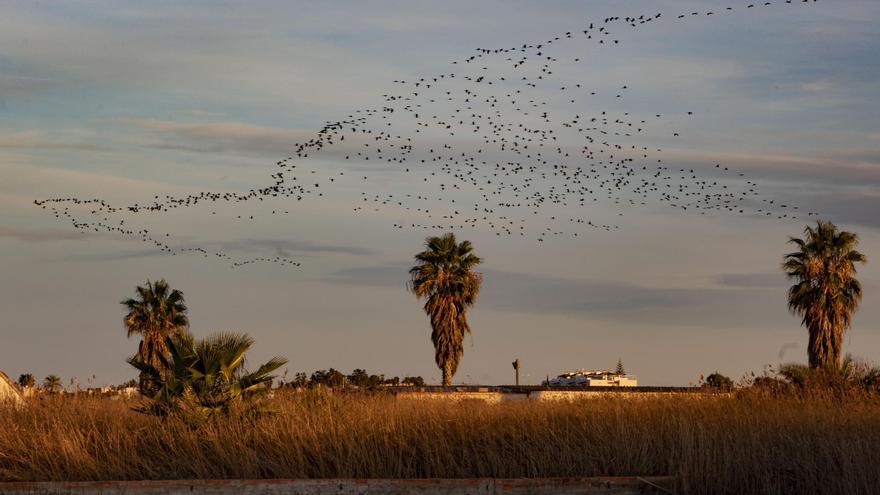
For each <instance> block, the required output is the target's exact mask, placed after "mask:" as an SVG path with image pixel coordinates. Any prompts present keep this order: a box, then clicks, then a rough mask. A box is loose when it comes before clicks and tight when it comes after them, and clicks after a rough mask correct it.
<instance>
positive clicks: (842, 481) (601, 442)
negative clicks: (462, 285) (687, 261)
mask: <svg viewBox="0 0 880 495" xmlns="http://www.w3.org/2000/svg"><path fill="white" fill-rule="evenodd" d="M132 405H133V404H132V403H126V402H124V401H114V400H109V399H106V398H104V399H102V398H88V397H60V396H59V397H45V398H42V399H32V400H31V402H30V403H29V404H28V406H27V407H24V408H19V409H14V408H6V409H3V410H2V411H0V478H2V479H3V480H7V481H10V480H15V481H19V480H134V479H187V478H198V479H205V478H330V477H341V478H430V477H439V478H459V477H504V478H516V477H551V476H597V475H673V476H676V477H677V479H678V481H677V483H678V487H677V488H678V490H677V491H678V492H680V493H731V494H732V493H770V494H774V493H799V494H809V493H825V494H827V493H847V494H855V493H872V492H873V493H876V491H875V490H876V489H877V487H880V469H878V468H877V466H878V465H880V402H878V401H877V400H876V399H873V398H871V397H858V398H846V399H840V398H837V399H831V398H821V397H812V398H807V399H804V398H791V397H787V398H773V397H762V396H757V395H750V394H739V395H737V396H735V397H733V398H703V399H699V398H685V397H680V398H653V399H645V400H637V401H633V400H626V399H621V398H617V399H615V398H608V399H591V400H582V401H574V402H537V401H519V402H508V403H501V404H496V405H487V404H483V403H470V402H462V403H456V402H451V401H442V400H437V401H407V400H402V399H396V398H394V397H393V396H389V395H384V394H377V395H372V394H367V393H360V394H355V393H351V394H340V395H331V394H325V393H321V392H307V393H300V394H289V395H284V396H279V397H276V398H275V399H273V400H272V405H273V407H275V408H276V409H277V410H278V411H279V412H278V413H276V414H273V415H264V416H261V417H256V418H254V417H222V418H217V419H214V420H210V421H208V422H206V423H202V424H199V425H193V424H190V423H187V422H185V421H183V420H180V419H174V418H166V419H160V418H155V417H151V416H146V415H143V414H139V413H136V412H133V411H131V409H130V407H131V406H132Z"/></svg>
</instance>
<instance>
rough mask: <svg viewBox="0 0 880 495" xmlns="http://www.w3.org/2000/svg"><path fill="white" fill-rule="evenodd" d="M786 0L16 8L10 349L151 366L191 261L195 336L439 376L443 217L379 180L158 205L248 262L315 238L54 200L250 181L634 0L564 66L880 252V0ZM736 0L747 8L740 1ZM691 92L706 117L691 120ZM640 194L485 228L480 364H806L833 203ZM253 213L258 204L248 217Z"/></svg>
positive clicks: (216, 227)
mask: <svg viewBox="0 0 880 495" xmlns="http://www.w3.org/2000/svg"><path fill="white" fill-rule="evenodd" d="M773 3H774V4H773V5H771V6H763V2H760V3H759V4H758V7H755V8H752V9H747V8H746V5H748V2H733V1H729V2H714V1H713V2H672V1H662V2H652V3H651V4H650V7H648V6H647V4H646V3H644V2H635V1H622V2H591V3H589V4H584V3H583V2H553V3H546V2H541V3H538V2H479V3H477V4H474V3H473V2H442V3H441V2H436V3H428V2H381V1H380V2H369V3H365V2H349V3H334V4H332V6H328V5H323V4H320V5H319V4H316V3H298V2H256V3H247V4H243V3H242V4H238V3H209V2H198V3H188V4H185V5H180V4H179V3H175V2H169V3H167V4H162V3H151V4H150V5H149V6H148V7H147V6H145V5H143V4H139V3H134V2H130V3H125V2H65V3H64V4H56V5H51V6H49V5H48V4H35V3H9V4H7V5H4V6H3V11H4V15H3V17H2V18H0V177H2V181H0V205H2V208H3V211H4V215H3V216H2V218H0V254H2V256H0V274H2V277H0V311H2V312H3V314H4V315H5V318H4V323H3V327H2V330H0V333H2V336H3V338H4V345H3V347H2V350H0V368H2V369H4V371H6V372H7V373H9V374H10V375H15V376H17V374H18V373H23V372H32V373H35V374H37V375H38V376H44V375H46V374H48V373H55V374H59V375H62V376H64V377H65V378H69V377H71V376H76V377H77V378H78V379H79V381H80V382H82V383H85V382H86V381H87V380H88V379H89V378H90V377H91V376H93V375H94V376H95V378H94V379H93V381H94V382H96V383H115V382H119V381H122V380H124V379H127V378H128V377H130V376H132V375H133V373H132V372H131V370H130V369H128V367H127V365H125V363H124V361H123V360H124V357H125V356H126V355H127V354H129V353H131V352H132V351H133V350H134V349H135V346H136V342H135V341H132V340H128V339H126V337H125V334H124V331H123V329H122V323H121V319H122V315H123V312H122V309H121V307H120V306H119V304H118V301H120V300H121V299H123V298H124V297H127V296H128V295H129V294H130V293H131V292H132V291H133V289H134V287H135V285H137V284H138V283H142V282H143V281H144V280H145V279H146V278H147V277H151V278H159V277H165V278H167V279H168V280H169V282H170V283H171V284H172V285H173V286H175V287H178V288H180V289H182V290H184V291H185V293H186V296H187V300H188V301H189V303H190V306H191V312H192V315H191V319H192V323H193V331H194V332H196V333H197V334H200V335H204V334H207V333H210V332H212V331H219V330H240V331H246V332H249V333H251V334H252V335H253V336H254V337H255V338H256V339H257V345H256V348H255V350H254V359H259V358H261V357H266V356H269V355H272V354H282V355H285V356H287V357H288V358H289V359H290V362H291V363H290V365H289V369H290V372H291V373H293V372H296V371H301V370H302V371H312V370H314V369H317V368H327V367H330V366H333V367H335V368H337V369H341V370H343V371H349V370H351V369H352V368H356V367H361V368H367V369H368V370H370V371H375V372H384V373H386V374H388V375H404V374H407V375H409V374H421V375H424V376H425V377H428V378H431V379H436V378H437V375H438V373H437V371H436V368H435V367H434V365H433V360H432V349H431V346H430V340H429V328H428V324H427V320H426V318H425V316H424V314H422V313H421V311H420V305H419V304H418V303H417V302H416V300H415V298H414V297H413V296H412V295H410V294H407V293H406V291H405V290H404V282H405V280H406V268H407V265H408V263H409V260H410V259H411V256H412V254H413V253H415V252H416V251H418V250H419V249H420V248H421V244H422V240H423V238H424V237H425V235H427V233H426V232H425V231H424V230H419V229H395V228H393V227H392V225H393V224H394V223H397V222H400V221H401V219H402V218H407V219H408V218H409V217H405V216H403V215H402V214H400V213H397V212H394V211H385V210H383V211H380V212H375V213H373V212H368V213H366V214H363V215H361V214H355V212H353V211H352V206H353V205H355V206H356V205H357V204H358V203H357V202H358V200H359V196H358V195H359V194H360V192H359V189H357V188H355V187H353V186H346V185H344V184H340V185H339V187H338V188H337V189H335V190H333V191H332V193H328V195H327V197H324V198H321V199H315V200H310V201H304V202H300V203H297V204H296V205H295V211H294V212H293V213H292V214H289V215H285V216H271V215H267V213H268V212H267V210H268V209H275V208H277V209H279V210H280V209H282V208H286V209H292V206H291V205H289V204H285V203H282V202H278V203H273V204H272V205H271V206H269V205H257V206H254V205H244V206H242V205H239V206H232V205H227V206H224V207H221V208H222V209H221V210H220V211H218V213H219V215H218V216H216V217H212V216H210V215H208V214H207V212H206V211H205V210H204V209H200V208H193V209H188V210H179V211H175V212H174V213H173V214H163V215H157V216H155V217H150V218H148V219H146V220H144V221H145V222H146V223H145V224H144V225H149V226H150V227H151V228H153V229H158V230H161V231H167V232H171V233H173V234H174V237H173V239H174V242H175V243H176V244H175V245H177V246H197V245H199V246H201V245H206V246H211V247H213V248H215V249H222V250H224V251H228V252H232V253H235V254H236V255H237V256H241V257H245V258H246V257H259V256H266V255H275V254H276V253H285V255H290V256H294V257H296V258H297V259H298V260H299V261H301V262H302V265H303V266H302V267H301V268H299V269H296V270H291V269H278V267H275V266H272V265H260V264H256V265H250V266H247V267H244V268H239V269H230V268H229V267H228V266H227V265H226V264H224V263H218V262H211V261H205V260H203V259H201V258H199V257H196V256H167V255H164V254H163V253H159V252H157V251H156V250H155V249H151V248H150V247H149V246H147V245H144V244H143V243H140V242H137V241H136V240H131V239H127V238H123V237H117V236H113V235H109V234H104V233H94V234H92V235H81V234H78V233H76V231H74V230H72V229H71V228H70V226H69V224H65V223H63V222H61V221H59V220H57V219H56V218H54V216H52V215H50V214H47V212H46V211H44V210H40V209H38V208H36V207H34V205H33V200H35V199H44V198H49V197H86V198H92V197H101V198H105V199H108V200H111V201H115V202H122V203H131V202H137V201H143V200H147V199H149V198H152V197H153V196H154V195H157V194H158V195H165V194H173V195H186V194H190V193H193V192H197V191H202V190H212V191H246V190H248V189H250V188H253V187H257V186H259V185H264V184H266V183H267V182H269V178H268V177H269V174H272V173H274V172H275V168H274V164H275V162H276V161H277V160H279V159H281V158H283V157H286V156H288V155H289V152H290V150H292V149H293V147H294V143H296V142H299V141H302V140H305V139H309V138H310V137H311V136H312V135H313V133H314V132H315V131H316V130H317V129H319V128H320V127H321V126H322V125H323V123H324V122H326V121H336V120H339V119H342V118H344V117H345V116H346V115H348V114H349V113H351V112H352V111H353V110H354V109H361V108H377V107H379V106H381V105H382V104H383V98H382V96H381V95H383V94H388V93H389V91H393V90H395V89H396V86H395V84H394V83H392V81H394V80H412V79H414V78H418V77H425V76H427V75H431V74H439V73H444V72H448V71H450V70H452V69H453V68H455V67H456V66H454V65H451V61H453V60H460V59H463V58H465V57H467V56H470V55H471V54H472V53H474V52H473V50H474V48H476V47H486V48H494V47H507V46H518V45H521V44H523V43H538V42H541V41H542V40H546V39H548V38H549V37H553V36H557V35H559V34H560V33H564V32H566V31H571V30H577V29H578V27H579V26H582V25H585V24H588V23H590V22H596V23H598V22H600V21H601V20H602V19H604V18H605V17H609V16H615V15H616V16H627V15H636V16H637V15H640V14H650V15H653V14H656V13H662V14H663V16H662V17H661V19H658V20H657V22H655V23H653V24H650V25H648V26H645V27H643V28H639V29H627V30H622V31H621V32H620V34H619V36H618V37H619V38H620V41H621V43H620V44H619V45H610V44H609V45H604V46H601V47H598V46H596V45H591V46H589V47H587V46H582V45H571V46H568V45H566V47H565V48H560V50H561V51H560V52H559V53H560V54H564V55H565V56H567V57H575V56H578V57H582V58H583V59H584V63H582V64H580V65H578V66H577V67H574V66H571V67H568V66H566V67H564V68H561V69H560V72H559V76H558V77H560V78H577V80H579V81H583V82H584V83H585V84H590V85H592V86H594V87H596V88H602V89H603V90H604V89H610V88H618V87H619V86H621V85H622V84H626V85H628V87H629V88H628V89H627V93H626V95H625V96H626V97H625V98H624V99H622V100H620V101H610V102H608V106H609V109H615V110H620V111H627V112H632V113H633V114H634V115H635V114H639V113H643V114H646V115H647V114H653V113H654V112H656V113H661V114H664V115H668V116H669V119H671V120H669V121H668V122H669V125H671V126H674V127H675V129H676V130H677V131H679V132H680V133H681V137H680V138H676V139H675V140H672V139H671V136H670V135H669V133H668V132H667V128H665V127H660V128H657V130H656V132H653V131H652V132H653V133H651V134H648V135H646V136H645V143H650V144H651V146H654V145H656V146H658V147H662V148H663V153H662V156H663V160H664V162H666V164H667V165H669V166H673V165H676V166H682V167H707V166H710V165H711V164H713V163H716V162H717V163H723V164H724V165H725V166H729V167H731V169H733V168H736V169H737V170H741V171H744V172H745V173H746V174H747V175H748V176H749V177H750V178H751V179H753V180H755V181H756V182H758V183H759V184H760V185H761V189H762V192H764V193H765V194H767V195H768V197H771V196H772V197H776V198H780V201H788V202H792V203H796V204H798V205H801V207H802V208H804V209H810V210H817V211H820V212H822V214H823V217H824V218H828V219H831V220H834V221H835V222H837V223H838V224H839V225H841V226H842V227H845V228H847V229H850V230H854V231H857V232H859V233H860V235H861V237H862V245H861V249H862V251H863V252H865V253H866V254H867V256H868V257H869V259H871V260H873V258H874V254H875V253H877V252H878V251H880V249H878V248H880V231H878V229H880V215H878V214H877V212H878V211H880V187H878V186H880V152H878V151H877V150H878V149H880V119H878V118H877V115H880V98H878V96H880V82H878V81H880V63H878V59H877V57H876V54H877V53H880V36H878V33H880V5H878V4H877V3H876V2H871V1H851V2H850V1H847V2H817V3H812V2H811V3H808V4H792V5H785V4H783V3H781V2H773ZM728 5H729V6H733V7H734V10H733V11H732V12H730V13H725V12H723V11H724V8H725V7H726V6H728ZM710 10H711V11H714V12H715V15H712V16H704V15H700V16H689V17H687V18H686V19H683V20H681V21H679V20H678V19H677V16H678V14H680V13H688V14H689V13H690V12H692V11H700V12H703V13H704V12H706V11H710ZM603 104H604V103H603ZM684 109H688V110H692V111H693V112H694V115H693V117H691V118H688V117H685V116H681V115H679V116H678V117H676V116H675V115H676V114H681V113H683V112H682V110H684ZM303 166H304V167H305V166H307V167H311V168H312V169H315V170H316V171H317V172H319V173H321V174H325V175H326V174H330V173H335V171H339V170H346V171H357V170H367V169H365V168H359V167H364V166H365V164H353V163H343V162H342V161H341V156H338V155H334V154H328V155H326V156H322V157H317V158H315V159H312V160H311V161H310V162H309V163H308V164H304V165H303ZM370 170H371V172H374V173H375V174H376V178H377V181H378V182H375V183H373V185H372V186H371V187H372V189H371V190H370V191H371V193H394V194H402V193H405V192H408V191H409V192H425V191H426V190H425V189H424V187H426V186H424V185H423V184H420V183H416V182H414V181H413V180H412V179H411V178H407V177H406V176H402V175H400V174H392V173H387V172H384V171H382V170H372V169H370ZM709 172H711V170H709V171H708V172H707V173H709ZM429 192H430V193H431V194H433V193H435V192H436V191H435V190H431V191H429ZM616 212H617V210H616V209H615V208H614V207H613V206H611V205H597V206H596V207H595V209H594V210H591V211H590V212H589V214H590V215H594V214H595V215H596V216H597V217H602V218H614V220H615V222H617V224H618V225H619V227H620V228H619V229H618V230H615V231H614V232H610V233H609V232H598V231H597V232H592V233H588V234H586V235H583V236H580V237H578V238H577V239H571V238H565V239H561V238H560V239H557V240H553V241H552V242H546V243H543V244H538V243H535V242H533V241H527V240H520V239H508V238H498V237H497V236H495V235H494V233H493V232H492V231H491V230H490V229H472V230H467V231H466V232H461V233H460V235H461V236H463V237H466V238H468V239H470V240H472V241H473V242H474V244H475V245H476V248H477V252H478V254H480V255H481V256H483V257H484V258H485V259H486V263H485V266H484V268H485V269H484V271H485V274H486V282H485V287H484V291H483V294H482V296H481V298H480V301H479V302H478V305H477V308H476V309H475V310H474V311H473V314H472V326H473V328H474V331H475V332H474V335H473V339H469V340H468V344H467V346H466V349H465V357H464V360H463V362H462V366H461V368H460V371H459V373H458V375H457V376H456V379H457V380H459V381H463V382H468V383H504V382H509V381H510V380H511V370H510V368H509V366H510V365H509V363H510V361H512V358H514V357H519V358H520V359H521V360H522V362H523V369H524V375H525V378H526V380H527V381H530V382H538V381H540V380H541V379H543V378H544V377H545V376H546V375H548V374H550V375H552V374H554V373H558V372H561V371H564V370H565V369H569V368H576V367H590V368H601V367H611V366H613V365H615V364H616V361H617V358H618V357H620V358H622V359H623V361H624V363H625V364H626V365H627V368H628V369H629V370H630V371H632V372H634V373H636V374H638V375H639V377H640V379H641V380H642V381H643V382H644V383H649V384H687V383H689V382H693V381H696V380H697V379H698V378H699V375H700V374H708V373H711V372H713V371H716V370H718V371H721V372H723V373H726V374H729V375H732V376H734V377H738V376H740V375H742V374H743V373H745V372H747V371H751V370H760V369H761V367H762V366H764V365H766V364H775V363H779V362H780V361H786V362H787V361H804V360H805V355H804V353H805V350H804V349H805V342H806V334H805V331H804V330H803V329H801V328H800V327H799V325H798V319H797V318H795V317H793V316H791V315H790V314H788V312H787V310H786V307H785V287H786V281H785V279H784V277H783V276H782V275H781V274H780V271H779V266H778V265H779V262H780V259H781V256H782V254H784V253H785V252H787V249H788V246H786V244H785V240H786V239H787V236H789V235H798V234H799V233H800V231H801V230H802V228H803V226H804V223H805V222H806V220H803V221H802V220H796V221H774V220H767V219H761V218H756V217H755V216H748V215H747V216H739V215H721V214H719V215H710V216H699V215H695V214H691V213H687V212H682V211H679V210H675V209H670V208H668V207H666V206H664V205H661V204H647V205H644V206H642V207H638V208H629V209H627V210H626V215H625V216H624V217H622V219H618V218H617V213H616ZM566 213H568V212H566ZM254 214H255V215H256V216H257V219H258V220H257V221H255V222H251V223H243V222H239V221H235V220H234V218H235V217H236V216H237V215H246V216H249V215H254ZM571 214H572V215H581V214H583V212H574V211H572V212H571ZM407 221H408V220H407ZM875 265H876V264H875V263H869V264H868V265H866V266H864V267H863V268H862V269H861V270H860V274H861V279H862V281H863V283H864V286H865V299H864V302H863V304H862V309H861V310H860V312H859V313H858V316H857V318H856V321H855V325H854V327H853V329H852V330H851V332H850V333H849V336H848V337H847V349H848V350H849V351H851V352H853V354H855V355H857V356H860V357H863V358H865V359H869V360H874V361H878V360H880V333H878V331H880V328H878V326H880V310H878V309H876V308H878V307H880V299H878V298H880V295H878V294H880V271H878V268H876V266H875Z"/></svg>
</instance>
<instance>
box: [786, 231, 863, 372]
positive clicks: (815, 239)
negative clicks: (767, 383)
mask: <svg viewBox="0 0 880 495" xmlns="http://www.w3.org/2000/svg"><path fill="white" fill-rule="evenodd" d="M804 234H806V235H805V236H804V238H803V239H798V238H794V237H792V238H791V239H790V241H789V242H791V243H793V244H796V245H797V246H798V248H799V249H798V251H796V252H793V253H789V254H787V255H785V260H784V262H783V264H782V267H783V269H784V270H785V273H786V275H788V277H789V278H790V279H793V280H794V285H792V286H791V287H790V288H789V290H788V307H789V309H790V310H791V311H792V312H793V313H795V314H797V315H800V316H801V317H802V318H803V320H802V321H803V325H804V326H805V327H807V331H808V332H809V335H810V337H809V345H808V346H807V355H808V357H809V363H810V367H811V368H822V367H824V368H834V369H836V368H839V367H840V356H841V348H842V347H843V333H844V332H845V331H846V330H847V329H848V328H849V327H850V324H851V322H852V315H853V313H854V312H855V311H856V309H857V308H858V306H859V302H860V301H861V299H862V286H861V284H860V283H859V281H858V280H857V279H856V278H855V275H856V268H855V264H856V263H864V262H865V261H867V259H866V258H865V255H863V254H862V253H860V252H858V251H856V250H855V247H856V246H857V245H858V243H859V237H858V235H856V234H854V233H851V232H845V231H841V232H838V230H837V227H836V226H835V225H834V224H833V223H831V222H823V221H819V222H818V223H817V224H816V227H815V228H813V227H809V226H808V227H807V228H806V229H804Z"/></svg>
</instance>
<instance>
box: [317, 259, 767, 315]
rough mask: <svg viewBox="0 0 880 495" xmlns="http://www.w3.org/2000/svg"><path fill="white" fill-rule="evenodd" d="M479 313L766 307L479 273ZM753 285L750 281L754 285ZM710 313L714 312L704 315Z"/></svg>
mask: <svg viewBox="0 0 880 495" xmlns="http://www.w3.org/2000/svg"><path fill="white" fill-rule="evenodd" d="M408 269H409V266H408V265H404V264H390V265H377V266H371V267H357V268H348V269H343V270H339V271H337V272H335V273H333V274H331V275H330V276H328V277H326V278H325V279H324V280H325V281H328V282H332V283H340V284H348V285H368V286H379V287H396V288H400V289H403V288H404V287H405V286H406V281H407V279H408V273H407V271H408ZM482 273H483V276H484V280H483V288H482V290H481V292H480V303H479V306H480V308H488V309H493V310H500V311H513V312H522V313H539V314H568V315H572V316H590V317H594V318H600V319H606V320H630V321H632V320H643V319H645V318H650V317H652V316H656V315H658V314H660V313H663V314H664V315H665V317H666V318H667V319H671V320H674V321H681V320H689V319H690V320H702V319H710V320H712V319H714V318H716V317H719V315H718V314H717V311H716V308H720V309H719V311H725V309H724V308H728V309H727V311H729V312H732V313H736V312H740V309H739V308H742V307H744V306H747V305H753V304H754V303H755V301H764V302H766V299H767V298H766V296H765V295H763V294H761V293H756V292H755V291H753V290H742V287H741V286H740V287H737V288H732V287H724V288H712V287H688V288H680V287H648V286H642V285H637V284H633V283H628V282H616V281H608V280H590V279H588V280H575V279H568V278H560V277H549V276H542V275H533V274H527V273H517V272H509V271H502V270H496V269H484V270H482ZM752 283H754V281H752ZM707 309H712V311H707Z"/></svg>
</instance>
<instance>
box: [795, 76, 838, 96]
mask: <svg viewBox="0 0 880 495" xmlns="http://www.w3.org/2000/svg"><path fill="white" fill-rule="evenodd" d="M801 88H802V89H803V90H804V91H806V92H808V93H824V92H826V91H830V90H831V89H832V88H834V83H833V82H831V81H829V80H828V79H819V80H816V81H811V82H808V83H806V84H804V85H803V86H802V87H801Z"/></svg>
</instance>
